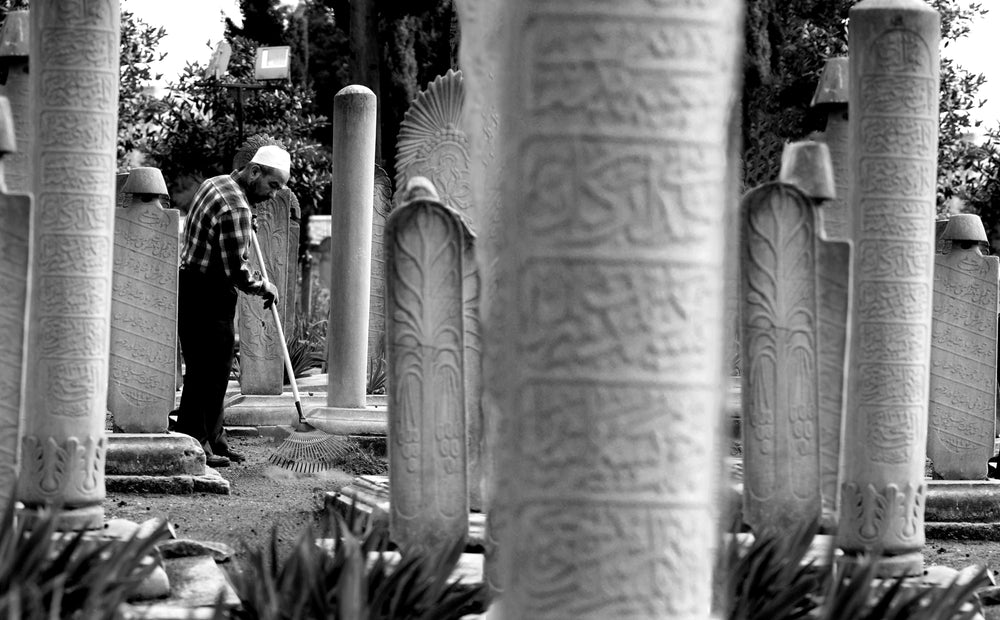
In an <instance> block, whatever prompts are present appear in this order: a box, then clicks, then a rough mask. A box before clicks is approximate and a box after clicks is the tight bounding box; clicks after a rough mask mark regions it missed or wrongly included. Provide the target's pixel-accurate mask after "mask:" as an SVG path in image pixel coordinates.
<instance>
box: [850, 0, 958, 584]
mask: <svg viewBox="0 0 1000 620" xmlns="http://www.w3.org/2000/svg"><path fill="white" fill-rule="evenodd" d="M939 38H940V19H939V16H938V14H937V12H936V11H934V10H933V9H931V8H930V7H929V6H928V5H926V4H924V3H923V2H921V1H919V0H864V1H863V2H861V3H859V4H857V5H855V6H854V7H853V8H852V9H851V12H850V32H849V44H850V45H849V46H850V102H849V104H848V107H849V109H850V110H851V113H850V120H849V122H850V132H851V143H850V162H851V168H850V188H851V190H850V191H851V194H850V205H851V209H852V212H853V221H854V242H855V247H856V248H857V249H856V252H857V254H856V258H855V269H854V300H855V305H854V309H853V311H852V321H851V325H852V327H851V330H852V333H851V347H850V352H849V355H850V360H851V362H850V365H849V379H848V381H849V386H850V387H849V389H848V392H847V408H846V413H845V417H846V419H845V425H844V441H843V446H844V457H843V465H842V469H841V471H842V474H843V481H842V483H841V509H840V523H839V528H838V532H837V534H838V537H837V540H838V544H839V545H840V547H841V548H842V549H843V550H844V552H845V553H846V554H847V555H849V556H854V555H858V554H862V553H866V552H873V551H875V550H880V551H881V552H882V553H883V554H884V555H885V556H886V557H885V558H884V559H883V561H882V568H881V571H882V573H883V574H908V575H915V574H920V571H921V570H922V567H923V560H922V557H921V549H922V547H923V544H924V506H925V498H926V495H927V486H926V484H925V483H924V456H925V454H926V439H927V405H928V393H929V388H928V386H929V374H930V352H931V304H932V298H933V291H934V205H935V186H936V179H937V135H938V67H939V62H938V40H939Z"/></svg>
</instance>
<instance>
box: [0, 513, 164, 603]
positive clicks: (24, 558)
mask: <svg viewBox="0 0 1000 620" xmlns="http://www.w3.org/2000/svg"><path fill="white" fill-rule="evenodd" d="M58 519H59V511H58V510H57V509H52V510H45V511H42V512H41V513H39V514H38V515H35V516H33V517H32V518H31V519H27V518H24V517H23V516H19V515H18V514H17V511H16V509H15V502H14V500H13V499H12V500H11V501H9V502H8V503H7V505H6V507H5V509H4V512H3V515H2V527H0V618H17V619H19V620H42V619H44V620H55V619H73V620H76V619H81V620H83V619H86V620H104V619H108V620H112V619H117V618H119V617H120V612H119V608H120V606H121V604H122V603H124V602H125V601H126V600H127V599H128V598H129V597H130V596H131V595H132V594H133V593H134V592H136V590H137V589H138V587H139V585H140V584H141V583H142V581H143V580H144V579H145V578H146V577H147V576H148V575H149V574H150V573H151V572H152V571H153V569H154V568H155V564H154V563H152V562H148V561H144V559H145V558H147V557H148V556H150V555H151V554H153V553H154V552H155V546H156V544H157V543H158V542H160V541H161V540H163V539H165V538H166V537H167V533H168V530H167V525H166V523H163V524H162V525H161V526H160V527H158V528H157V529H156V530H155V531H154V532H153V533H152V534H151V535H150V536H148V537H139V536H133V537H132V538H130V539H128V540H100V541H98V540H94V539H92V538H88V537H87V535H86V533H85V532H73V533H59V532H58V531H57V529H56V528H57V524H58Z"/></svg>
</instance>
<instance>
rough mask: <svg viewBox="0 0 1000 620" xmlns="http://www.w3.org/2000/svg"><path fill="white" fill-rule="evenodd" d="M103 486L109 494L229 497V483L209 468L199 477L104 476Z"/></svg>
mask: <svg viewBox="0 0 1000 620" xmlns="http://www.w3.org/2000/svg"><path fill="white" fill-rule="evenodd" d="M104 484H105V486H106V488H107V490H108V492H110V493H140V494H142V493H160V494H164V495H190V494H192V493H214V494H218V495H229V493H230V491H231V489H230V485H229V481H228V480H226V479H225V478H223V477H222V476H220V475H219V472H217V471H216V470H214V469H212V468H211V467H206V468H205V473H204V474H202V475H200V476H116V475H106V476H105V478H104Z"/></svg>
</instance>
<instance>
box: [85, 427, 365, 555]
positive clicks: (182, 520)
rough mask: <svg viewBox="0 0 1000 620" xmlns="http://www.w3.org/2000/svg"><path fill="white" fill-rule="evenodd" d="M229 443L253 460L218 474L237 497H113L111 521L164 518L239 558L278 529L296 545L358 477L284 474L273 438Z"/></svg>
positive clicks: (283, 541)
mask: <svg viewBox="0 0 1000 620" xmlns="http://www.w3.org/2000/svg"><path fill="white" fill-rule="evenodd" d="M229 443H230V445H231V447H232V449H233V450H236V451H237V452H240V453H242V454H244V455H245V456H246V457H247V460H246V461H245V462H243V463H240V464H235V463H234V464H232V465H230V466H229V467H225V468H220V469H219V470H218V472H219V473H220V474H221V475H222V477H223V478H225V479H226V480H229V483H230V485H231V489H232V494H231V495H216V494H209V493H195V494H193V495H161V494H157V495H149V494H143V495H139V494H132V493H108V494H107V499H106V501H105V503H104V510H105V518H107V519H112V518H122V519H128V520H130V521H135V522H139V523H141V522H142V521H145V520H146V519H149V518H151V517H156V516H159V517H163V518H165V519H167V521H169V522H170V523H171V524H172V525H173V526H174V529H175V531H176V532H177V536H178V538H191V539H195V540H200V541H218V542H224V543H227V544H229V545H231V546H232V547H233V548H234V549H236V552H237V554H236V557H237V559H239V558H240V557H242V556H243V555H245V554H244V549H245V548H246V546H247V545H249V548H258V547H262V546H264V545H266V544H269V542H270V536H271V528H272V527H274V526H277V528H278V537H279V544H280V546H282V547H287V546H290V545H291V543H293V542H294V541H295V539H296V538H297V536H298V535H299V533H300V532H301V531H302V528H303V527H305V525H306V524H309V523H314V524H315V523H317V522H318V521H317V519H318V517H319V516H320V515H321V514H322V510H323V497H324V494H325V493H326V492H327V491H336V490H339V489H340V488H341V487H342V486H344V485H346V484H348V483H349V482H350V481H351V480H352V479H353V478H354V475H353V474H350V473H347V472H346V471H344V470H343V469H335V470H331V471H327V472H322V473H316V474H299V473H293V472H289V471H286V470H284V469H279V468H278V467H275V466H274V465H271V464H269V463H268V462H267V459H268V457H269V456H270V455H271V453H272V452H273V450H274V445H273V444H272V443H271V441H270V440H269V439H267V438H263V437H253V438H247V437H230V440H229Z"/></svg>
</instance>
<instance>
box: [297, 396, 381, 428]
mask: <svg viewBox="0 0 1000 620" xmlns="http://www.w3.org/2000/svg"><path fill="white" fill-rule="evenodd" d="M366 400H367V404H368V406H367V407H365V408H364V409H361V408H354V407H316V408H314V409H308V408H306V407H303V409H304V410H305V418H306V422H308V423H309V424H312V425H313V426H315V427H316V428H318V429H319V430H321V431H323V432H324V433H328V434H330V435H376V436H381V437H385V436H386V433H387V430H386V429H387V427H388V422H387V407H386V402H385V396H381V395H377V396H375V395H369V396H367V397H366Z"/></svg>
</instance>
